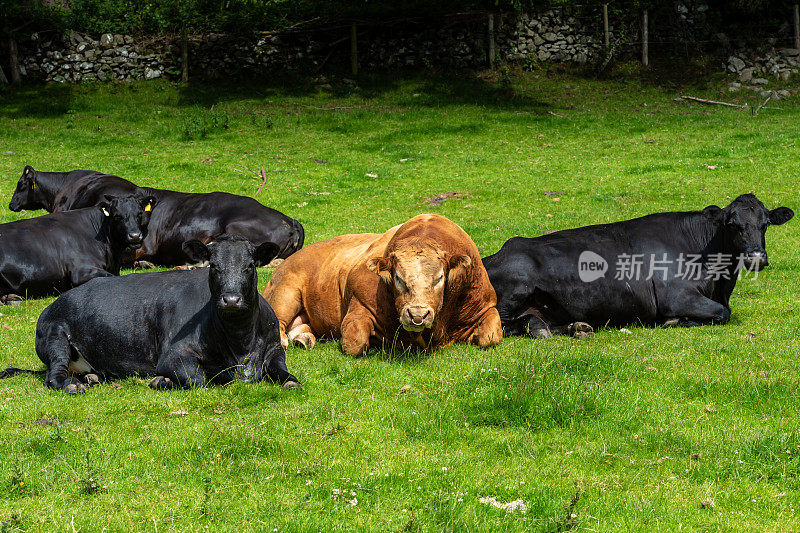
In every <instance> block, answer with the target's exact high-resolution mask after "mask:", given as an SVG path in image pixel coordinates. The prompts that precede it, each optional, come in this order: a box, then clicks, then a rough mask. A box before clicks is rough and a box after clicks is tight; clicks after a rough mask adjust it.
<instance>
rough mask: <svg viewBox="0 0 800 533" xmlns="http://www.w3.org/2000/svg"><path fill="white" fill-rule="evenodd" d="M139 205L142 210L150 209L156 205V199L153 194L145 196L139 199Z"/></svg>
mask: <svg viewBox="0 0 800 533" xmlns="http://www.w3.org/2000/svg"><path fill="white" fill-rule="evenodd" d="M139 205H141V206H142V210H143V211H148V212H149V211H152V210H153V206H155V205H156V199H155V197H153V196H145V197H144V198H140V199H139Z"/></svg>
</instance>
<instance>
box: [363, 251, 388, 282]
mask: <svg viewBox="0 0 800 533" xmlns="http://www.w3.org/2000/svg"><path fill="white" fill-rule="evenodd" d="M367 270H369V271H371V272H374V273H375V274H377V275H378V276H380V277H381V279H382V280H383V281H385V282H386V283H389V284H391V283H392V258H391V257H373V258H372V259H370V260H369V261H367Z"/></svg>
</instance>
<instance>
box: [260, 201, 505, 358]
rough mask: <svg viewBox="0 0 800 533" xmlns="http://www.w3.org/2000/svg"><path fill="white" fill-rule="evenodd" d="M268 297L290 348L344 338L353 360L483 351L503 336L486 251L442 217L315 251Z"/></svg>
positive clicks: (281, 276)
mask: <svg viewBox="0 0 800 533" xmlns="http://www.w3.org/2000/svg"><path fill="white" fill-rule="evenodd" d="M264 297H265V298H266V299H267V301H268V302H269V303H270V305H272V307H273V309H274V310H275V313H276V315H277V317H278V323H279V325H280V331H281V342H282V343H283V345H284V346H286V345H288V343H289V342H296V343H299V344H302V345H303V346H305V347H306V348H307V349H311V348H313V346H314V344H315V342H316V339H317V338H318V337H329V338H341V339H342V349H343V350H344V351H345V353H348V354H350V355H361V354H363V353H364V352H366V351H367V349H368V348H369V347H370V346H389V347H391V346H392V345H394V344H397V345H399V346H401V347H404V346H416V347H419V348H423V349H436V348H439V347H442V346H447V345H449V344H453V343H455V342H470V343H474V344H477V345H479V346H481V347H484V348H485V347H489V346H494V345H496V344H499V343H500V341H501V340H502V338H503V335H502V331H501V326H500V318H499V316H498V314H497V309H496V308H495V304H496V298H495V294H494V290H493V289H492V286H491V285H490V283H489V278H488V277H487V276H486V270H484V268H483V265H482V264H481V260H480V257H479V256H478V249H477V248H476V247H475V244H474V243H473V242H472V239H470V238H469V236H468V235H467V234H466V233H465V232H464V230H462V229H461V228H460V227H458V226H457V225H456V224H454V223H453V222H451V221H449V220H447V219H446V218H444V217H442V216H438V215H419V216H416V217H414V218H412V219H411V220H409V221H408V222H406V223H405V224H403V225H401V226H396V227H394V228H392V229H390V230H389V231H387V232H386V233H382V234H375V233H367V234H360V235H343V236H341V237H336V238H334V239H330V240H327V241H323V242H318V243H315V244H312V245H311V246H308V247H306V248H304V249H302V250H300V251H299V252H297V253H295V254H294V255H292V256H291V257H289V258H288V259H287V260H286V261H284V262H283V263H282V264H281V265H280V266H279V267H278V268H277V269H276V270H275V273H274V274H273V276H272V279H271V280H270V282H269V284H268V285H267V287H266V289H265V290H264Z"/></svg>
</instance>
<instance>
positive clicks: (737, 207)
mask: <svg viewBox="0 0 800 533" xmlns="http://www.w3.org/2000/svg"><path fill="white" fill-rule="evenodd" d="M704 212H706V213H707V214H708V213H713V214H714V216H715V217H716V218H718V219H719V220H720V221H721V222H722V224H724V227H725V240H726V241H727V244H728V245H729V246H730V247H731V248H732V251H733V252H734V253H735V254H736V255H737V256H741V257H742V259H743V261H742V262H743V266H744V268H746V269H748V270H752V271H759V270H761V269H762V268H764V267H766V266H768V265H769V260H768V258H767V249H766V239H765V235H766V233H767V227H768V226H770V225H775V226H779V225H781V224H783V223H784V222H788V221H789V220H791V219H792V217H793V216H794V211H792V210H791V209H789V208H788V207H778V208H777V209H773V210H772V211H770V210H769V209H767V208H766V207H764V204H763V203H761V201H760V200H759V199H758V198H756V197H755V195H753V194H743V195H741V196H739V197H738V198H736V200H734V201H733V202H731V203H730V205H728V207H726V208H725V209H720V208H718V207H716V206H709V207H707V208H706V209H705V210H704Z"/></svg>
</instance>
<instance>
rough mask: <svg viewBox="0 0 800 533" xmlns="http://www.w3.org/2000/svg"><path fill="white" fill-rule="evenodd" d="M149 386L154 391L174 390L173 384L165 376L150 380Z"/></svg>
mask: <svg viewBox="0 0 800 533" xmlns="http://www.w3.org/2000/svg"><path fill="white" fill-rule="evenodd" d="M149 386H150V388H151V389H154V390H167V389H171V388H172V386H173V383H172V380H171V379H169V378H165V377H164V376H156V377H154V378H153V379H151V380H150V384H149Z"/></svg>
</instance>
